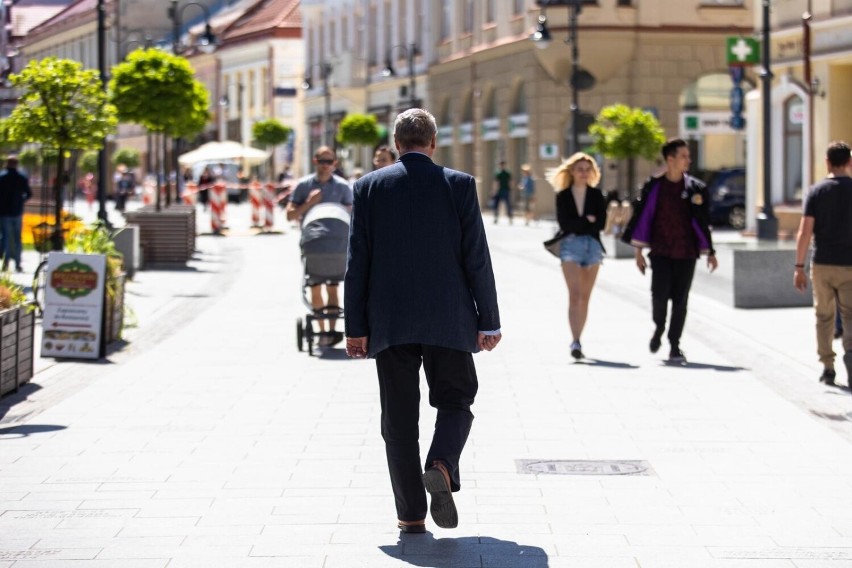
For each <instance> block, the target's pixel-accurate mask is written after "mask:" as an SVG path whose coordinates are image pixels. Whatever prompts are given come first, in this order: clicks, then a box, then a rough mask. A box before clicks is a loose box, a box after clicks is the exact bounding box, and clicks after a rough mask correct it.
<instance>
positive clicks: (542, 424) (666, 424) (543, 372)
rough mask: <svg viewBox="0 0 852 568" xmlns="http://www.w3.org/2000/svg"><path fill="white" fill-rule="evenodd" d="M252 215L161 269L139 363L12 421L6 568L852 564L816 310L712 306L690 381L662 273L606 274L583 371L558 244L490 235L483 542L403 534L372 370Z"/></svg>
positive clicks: (41, 396) (472, 509)
mask: <svg viewBox="0 0 852 568" xmlns="http://www.w3.org/2000/svg"><path fill="white" fill-rule="evenodd" d="M241 211H242V212H241V213H239V214H244V216H246V217H247V212H246V210H245V209H243V210H241ZM237 216H238V213H237V211H235V212H234V218H233V219H232V225H234V227H235V229H234V231H233V233H234V234H232V235H231V236H229V237H227V238H215V237H202V238H200V239H199V248H200V254H199V255H198V258H197V259H196V260H194V261H193V262H192V263H191V267H190V268H191V270H188V271H181V272H178V273H159V272H151V273H149V272H142V273H140V275H139V279H138V282H137V283H134V284H133V285H132V286H131V289H130V293H131V297H130V299H129V301H130V303H131V304H132V305H134V308H135V307H136V306H137V304H136V302H138V303H139V304H138V305H139V306H144V307H142V308H141V309H139V312H140V315H139V319H140V326H139V329H138V330H137V331H135V332H131V333H136V335H130V339H131V343H130V344H129V345H128V346H127V347H126V348H125V349H124V350H122V351H119V352H116V353H114V354H112V355H111V356H110V358H109V361H108V362H105V363H94V364H93V363H69V362H63V363H60V364H55V365H52V366H49V367H47V368H45V369H44V370H43V371H42V372H40V373H39V374H38V376H37V377H36V381H35V384H34V386H33V387H32V389H31V390H30V391H28V393H27V396H28V398H27V400H25V401H22V402H20V403H18V404H15V405H14V406H13V407H11V409H9V411H8V412H7V413H6V415H5V417H3V419H2V420H0V422H2V424H0V568H6V567H8V566H14V567H16V568H19V567H38V568H54V567H78V566H79V567H105V568H106V567H109V568H113V567H117V568H125V567H132V568H136V567H144V568H148V567H151V568H182V567H204V568H213V567H218V566H222V567H228V568H241V567H252V568H254V567H267V566H268V567H289V566H293V567H299V568H302V567H305V568H312V567H322V568H337V567H346V568H350V567H364V568H367V567H369V568H374V567H378V568H381V567H385V566H394V567H396V566H433V567H447V568H467V567H535V568H539V567H544V566H548V567H554V568H556V567H564V566H582V567H586V566H602V567H607V568H618V567H621V566H630V567H637V566H638V567H642V568H647V567H662V566H671V567H685V566H686V567H691V566H697V567H703V566H713V567H725V568H727V567H744V566H746V567H752V566H753V567H759V568H774V567H793V566H797V567H805V568H816V567H827V566H831V567H832V568H835V567H843V566H852V512H850V511H852V485H850V475H852V453H850V445H849V444H850V439H852V438H850V436H849V433H848V430H849V428H848V426H847V425H848V424H849V421H848V416H850V412H852V397H850V395H849V393H848V392H846V391H845V390H843V389H840V388H838V389H826V388H824V387H822V386H820V385H819V384H818V383H817V382H816V376H817V374H818V370H819V369H818V364H817V363H816V358H815V356H814V355H813V353H812V352H813V333H812V326H811V321H812V316H811V312H810V310H808V309H804V308H802V309H788V310H765V311H764V310H761V311H738V310H733V309H731V308H728V307H726V306H724V305H722V304H720V303H718V302H716V301H714V300H710V299H705V298H701V297H700V296H693V298H692V300H691V311H690V316H689V320H688V322H687V335H686V336H685V338H684V342H683V348H684V350H685V351H686V353H687V355H688V356H689V359H690V365H689V366H687V367H669V366H666V365H664V364H663V362H662V360H661V357H660V356H656V355H651V354H649V353H648V352H647V339H648V334H649V331H650V329H651V323H650V315H649V298H648V290H647V288H648V285H649V281H648V279H647V278H643V277H642V276H640V275H639V274H638V272H636V270H635V268H634V267H633V266H632V264H631V263H630V261H607V262H606V265H605V266H604V267H603V268H602V270H601V274H600V280H599V286H598V288H597V289H596V290H595V292H594V295H593V299H592V306H591V316H590V320H589V325H588V330H587V333H586V334H585V336H584V347H585V351H586V352H587V355H588V356H589V357H590V359H589V360H588V361H586V362H584V363H580V364H576V363H573V362H572V361H571V360H570V356H569V354H568V343H569V341H570V338H569V337H567V329H566V328H567V325H566V323H565V317H564V312H565V308H566V294H565V290H564V284H563V283H562V281H561V275H560V273H559V271H558V266H557V265H556V264H555V263H554V259H552V257H550V256H549V255H548V254H547V253H546V252H545V251H544V250H543V249H542V247H541V244H540V243H541V241H542V240H544V238H545V237H547V236H549V234H550V232H551V227H550V226H548V225H546V224H542V226H539V227H533V228H527V227H523V226H514V227H509V226H506V225H502V224H501V225H498V226H493V225H491V224H490V223H489V224H488V230H489V239H490V242H491V243H492V249H493V255H494V264H495V270H496V272H497V279H498V292H499V294H500V298H501V308H502V314H503V328H504V332H505V339H504V341H503V342H502V343H501V345H500V346H499V348H498V349H497V350H496V351H494V352H492V353H488V354H481V355H477V357H476V362H477V366H478V371H479V375H480V384H481V387H480V396H479V398H478V399H477V403H476V405H475V407H474V412H475V414H476V417H477V419H476V422H475V424H474V428H473V432H472V436H471V439H470V444H469V446H468V449H467V450H466V454H465V455H464V456H463V461H462V477H463V479H462V484H463V490H462V492H460V493H459V494H457V502H458V505H459V509H460V517H461V522H460V526H459V528H458V529H456V530H452V531H448V530H442V529H437V528H435V527H434V526H433V525H431V524H430V527H429V528H430V533H429V534H427V535H425V536H421V535H406V536H400V535H399V533H398V531H396V530H394V526H395V522H394V517H395V515H394V510H393V502H392V498H391V496H390V488H389V482H388V479H387V472H386V468H385V463H384V451H383V446H382V443H381V438H380V436H379V426H378V404H377V399H378V393H377V388H376V381H375V372H374V368H373V366H372V364H371V363H370V362H365V361H349V360H347V359H345V357H343V356H342V354H341V352H340V351H339V350H331V351H327V352H324V353H323V355H322V356H321V357H313V358H310V357H308V356H307V354H304V353H299V352H297V351H296V344H295V330H294V326H295V321H296V319H297V318H298V317H300V316H302V315H303V314H304V308H303V306H302V304H301V298H300V294H299V292H300V289H299V282H300V277H301V269H300V266H299V258H298V252H297V246H298V245H297V242H298V241H297V234H296V232H294V231H289V230H288V228H287V227H282V228H283V229H285V230H287V232H286V233H285V234H283V235H265V236H253V235H251V233H250V232H249V231H248V230H247V229H241V228H240V227H241V225H240V222H239V221H238V220H237ZM246 224H247V223H246ZM155 304H156V305H155ZM143 316H144V317H143ZM841 374H842V373H841ZM423 414H424V420H423V422H422V423H423V424H424V426H425V428H424V435H426V436H428V434H429V432H430V429H429V428H428V424H429V422H430V421H431V419H432V417H433V416H434V412H433V411H432V410H431V409H430V408H428V407H427V406H425V407H424V408H423ZM522 460H527V461H541V460H553V461H558V460H583V461H586V462H587V463H579V464H576V463H575V464H573V466H571V467H565V468H564V469H567V470H568V471H570V472H572V473H574V475H557V474H548V473H540V474H538V475H536V474H531V473H524V472H523V469H522V467H521V465H520V464H522V463H523V462H522ZM594 460H602V461H603V460H606V461H610V460H628V461H629V462H631V463H621V464H615V465H614V464H611V463H609V464H604V465H601V466H596V465H595V464H592V463H588V462H591V461H594ZM632 462H641V463H639V464H638V467H639V468H640V469H642V468H645V469H644V470H643V474H642V475H601V474H602V473H615V472H617V471H625V470H626V468H629V467H631V466H635V465H636V464H634V463H632ZM543 467H545V469H547V468H546V466H543ZM619 468H620V469H619ZM552 469H554V470H558V469H560V468H559V467H558V466H557V465H554V466H553V468H552ZM580 473H585V474H586V475H578V474H580Z"/></svg>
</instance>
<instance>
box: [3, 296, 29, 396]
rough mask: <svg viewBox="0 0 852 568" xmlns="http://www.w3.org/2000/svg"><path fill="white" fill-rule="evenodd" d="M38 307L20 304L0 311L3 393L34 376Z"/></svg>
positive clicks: (19, 385)
mask: <svg viewBox="0 0 852 568" xmlns="http://www.w3.org/2000/svg"><path fill="white" fill-rule="evenodd" d="M34 329H35V311H33V310H29V309H28V307H27V306H19V307H15V308H9V309H7V310H2V311H0V396H2V395H4V394H7V393H10V392H14V391H16V390H18V388H20V387H21V386H22V385H24V384H26V383H27V382H29V380H30V379H31V378H32V377H33V353H34V350H33V340H34V333H33V332H34Z"/></svg>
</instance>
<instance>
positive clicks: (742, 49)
mask: <svg viewBox="0 0 852 568" xmlns="http://www.w3.org/2000/svg"><path fill="white" fill-rule="evenodd" d="M725 45H726V49H725V58H726V59H727V60H728V65H757V64H758V63H760V42H759V41H757V40H756V39H755V38H753V37H745V36H734V37H729V38H728V40H727V42H726V44H725Z"/></svg>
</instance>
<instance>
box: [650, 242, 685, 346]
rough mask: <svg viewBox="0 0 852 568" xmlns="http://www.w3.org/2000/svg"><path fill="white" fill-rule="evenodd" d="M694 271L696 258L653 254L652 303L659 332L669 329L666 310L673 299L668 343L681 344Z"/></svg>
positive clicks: (672, 344)
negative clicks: (676, 257) (667, 327)
mask: <svg viewBox="0 0 852 568" xmlns="http://www.w3.org/2000/svg"><path fill="white" fill-rule="evenodd" d="M694 274H695V259H694V258H690V259H685V260H683V259H675V258H667V257H665V256H653V255H652V256H651V304H652V306H653V317H654V324H655V325H656V326H657V330H658V331H660V332H661V331H662V330H663V329H665V328H666V312H667V311H668V303H669V300H671V302H672V317H671V321H670V322H669V333H668V338H669V343H670V344H671V346H672V347H678V345H679V344H680V336H681V335H682V334H683V326H684V324H685V323H686V304H687V301H688V300H689V289H690V288H691V287H692V277H693V275H694Z"/></svg>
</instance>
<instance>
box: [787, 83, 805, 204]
mask: <svg viewBox="0 0 852 568" xmlns="http://www.w3.org/2000/svg"><path fill="white" fill-rule="evenodd" d="M804 117H805V106H804V102H803V101H802V99H801V97H798V96H792V97H790V98H789V99H787V101H786V102H785V103H784V201H801V199H802V151H803V144H802V124H803V123H804Z"/></svg>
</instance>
